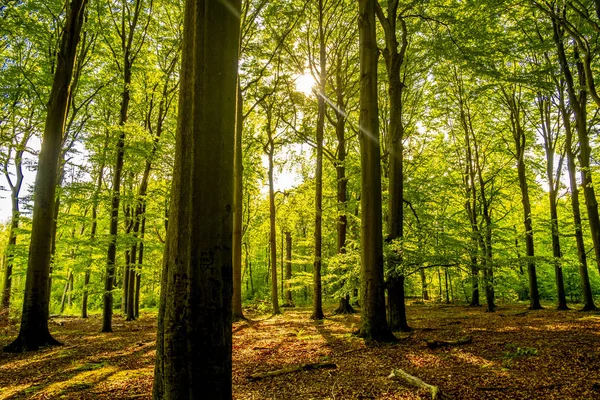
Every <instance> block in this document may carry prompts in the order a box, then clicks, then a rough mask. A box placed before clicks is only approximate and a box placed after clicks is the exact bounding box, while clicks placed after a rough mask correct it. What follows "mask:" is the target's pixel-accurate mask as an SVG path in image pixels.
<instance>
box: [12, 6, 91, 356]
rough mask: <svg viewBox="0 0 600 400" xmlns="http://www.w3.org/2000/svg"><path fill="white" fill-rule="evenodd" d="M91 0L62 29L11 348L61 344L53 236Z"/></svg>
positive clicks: (73, 8)
mask: <svg viewBox="0 0 600 400" xmlns="http://www.w3.org/2000/svg"><path fill="white" fill-rule="evenodd" d="M86 4H87V0H72V1H71V3H70V5H69V10H68V14H67V18H66V21H65V26H64V29H63V31H62V37H61V41H60V49H59V52H58V55H57V64H56V70H55V73H54V80H53V82H52V91H51V93H50V99H49V100H48V107H47V109H48V113H47V115H46V123H45V126H44V136H43V142H42V149H41V151H40V157H39V164H38V172H37V176H36V180H35V200H34V205H33V220H32V228H31V243H30V245H29V261H28V266H27V279H26V284H25V298H24V301H23V313H22V316H21V328H20V330H19V336H18V337H17V338H16V339H15V341H14V342H12V343H11V344H10V345H8V346H7V347H5V349H4V350H5V351H13V352H18V351H23V350H34V349H37V348H38V347H40V346H44V345H56V344H59V343H58V342H57V341H56V340H55V339H54V338H53V337H52V336H51V335H50V331H49V330H48V290H49V286H48V277H49V271H50V251H51V244H52V243H51V241H52V237H51V236H52V226H53V219H54V218H53V217H54V201H55V192H56V182H57V175H58V167H59V165H58V164H59V157H60V152H61V143H62V139H63V130H64V125H65V119H66V116H67V111H68V104H69V96H70V93H71V79H72V77H73V68H74V65H75V58H76V54H77V45H78V43H79V39H80V34H81V29H82V26H83V22H84V12H85V7H86Z"/></svg>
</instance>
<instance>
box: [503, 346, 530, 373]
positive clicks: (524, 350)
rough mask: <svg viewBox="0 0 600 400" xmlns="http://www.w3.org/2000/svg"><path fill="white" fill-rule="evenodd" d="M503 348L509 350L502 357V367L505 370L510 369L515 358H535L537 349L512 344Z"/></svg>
mask: <svg viewBox="0 0 600 400" xmlns="http://www.w3.org/2000/svg"><path fill="white" fill-rule="evenodd" d="M505 347H506V349H509V350H510V351H507V352H505V353H504V356H503V357H502V367H503V368H504V369H505V370H506V369H510V367H511V365H512V363H513V360H515V359H517V358H523V357H531V356H537V354H538V351H537V349H536V348H534V347H519V346H517V345H515V344H512V343H509V344H507V345H506V346H505Z"/></svg>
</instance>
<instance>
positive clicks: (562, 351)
mask: <svg viewBox="0 0 600 400" xmlns="http://www.w3.org/2000/svg"><path fill="white" fill-rule="evenodd" d="M331 309H333V307H332V308H331ZM326 315H327V318H326V319H325V320H323V321H317V322H315V321H311V320H309V319H308V317H309V316H310V310H309V309H306V308H294V309H287V310H285V312H284V314H283V315H280V316H275V317H272V316H267V315H258V314H256V313H250V312H249V313H247V316H248V317H250V318H251V320H249V321H243V322H238V323H235V324H234V327H233V391H234V398H236V399H419V398H428V396H429V395H428V394H427V392H426V391H425V390H423V389H415V388H412V387H409V386H407V385H406V384H404V383H402V382H399V381H395V380H392V379H390V378H388V375H389V374H390V372H391V370H392V369H393V368H401V369H403V370H404V371H406V372H408V373H410V374H412V375H414V376H417V377H419V378H420V379H422V380H423V381H425V382H427V383H429V384H432V385H436V386H438V387H439V388H440V390H441V391H442V393H443V394H444V395H445V396H446V397H447V398H454V399H534V398H537V399H552V398H554V399H598V398H600V314H598V313H582V312H578V311H563V312H558V311H555V310H553V309H551V308H550V306H549V307H547V308H546V309H545V310H542V311H530V312H527V311H526V307H525V306H524V305H512V306H503V307H500V308H499V309H498V312H496V313H485V312H484V311H483V309H481V308H476V309H474V308H468V307H462V306H450V305H449V306H446V305H410V306H409V307H408V318H409V324H410V325H411V326H412V327H413V328H414V331H413V332H411V333H398V334H397V336H398V338H399V342H398V343H397V344H393V345H390V344H380V345H365V343H364V342H363V341H362V340H361V339H358V338H356V337H355V336H353V334H352V332H354V331H355V330H357V328H358V326H359V325H358V324H359V315H358V314H354V315H340V316H335V315H331V312H329V313H327V310H326ZM155 318H156V314H152V313H147V314H144V315H143V317H142V318H141V319H140V320H139V321H135V322H125V321H124V320H123V319H122V318H120V317H117V318H115V320H114V325H113V327H114V330H115V332H114V333H112V334H101V333H99V331H100V327H101V318H100V317H99V316H94V317H92V318H90V319H89V320H82V319H79V318H75V317H69V318H67V317H60V318H52V320H51V323H50V328H51V331H52V332H53V334H54V336H55V337H56V338H57V339H58V340H60V341H61V342H63V343H64V345H63V346H60V347H51V348H46V349H42V350H40V351H36V352H30V353H25V354H6V353H0V399H22V398H31V399H53V398H65V399H131V398H139V399H146V398H151V391H152V374H153V366H154V354H155V350H154V348H155V330H156V321H155ZM16 334H17V326H15V325H8V326H6V325H5V326H2V327H0V346H4V345H6V344H8V343H9V341H10V339H11V338H13V337H14V336H15V335H16ZM467 335H468V336H471V337H472V343H470V344H463V345H459V346H448V347H443V348H438V349H435V350H431V349H429V348H428V347H427V345H426V342H425V340H426V339H436V340H452V339H458V338H460V337H464V336H467ZM316 362H329V363H334V364H335V365H336V368H331V369H319V370H312V371H300V372H294V373H290V374H285V375H280V376H275V377H270V378H266V379H262V380H259V381H249V379H248V378H247V377H248V375H251V374H255V373H260V372H267V371H273V370H278V369H282V368H285V367H289V366H294V365H298V364H305V363H316Z"/></svg>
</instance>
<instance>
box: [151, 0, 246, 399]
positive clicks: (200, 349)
mask: <svg viewBox="0 0 600 400" xmlns="http://www.w3.org/2000/svg"><path fill="white" fill-rule="evenodd" d="M239 12H240V3H239V1H235V0H226V1H222V2H216V1H207V2H198V1H194V0H187V1H186V4H185V14H184V34H183V45H182V55H183V56H182V57H183V58H182V62H181V73H180V77H181V88H180V95H179V117H178V128H177V145H176V156H175V170H174V175H173V188H172V192H171V203H170V211H169V227H168V234H167V240H166V247H165V255H164V264H163V278H162V285H163V287H162V290H161V300H160V309H159V316H158V318H159V320H158V337H157V354H156V364H155V372H154V388H153V397H154V398H155V399H164V398H203V399H225V398H231V396H232V389H231V382H232V376H231V319H232V313H231V299H232V290H233V289H232V287H233V283H232V280H233V278H232V249H231V244H232V230H233V227H232V221H233V219H232V218H233V149H234V136H235V115H236V112H235V105H236V76H237V57H238V43H239V42H238V41H239V24H240V21H239ZM200 378H202V379H200ZM205 382H210V385H206V383H205Z"/></svg>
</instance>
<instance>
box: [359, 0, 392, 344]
mask: <svg viewBox="0 0 600 400" xmlns="http://www.w3.org/2000/svg"><path fill="white" fill-rule="evenodd" d="M358 4H359V16H358V24H359V28H358V30H359V39H360V44H359V46H360V77H361V79H360V118H359V126H360V129H359V139H360V153H361V157H360V158H361V214H362V215H361V221H362V229H361V243H362V260H361V261H362V262H361V326H360V336H361V337H363V338H365V339H368V340H378V341H391V340H395V337H394V335H393V334H392V332H391V330H390V328H389V325H388V323H387V320H386V315H385V298H384V283H383V238H382V216H381V164H380V160H381V156H380V148H379V120H378V118H379V113H378V104H377V58H378V57H377V54H378V50H377V36H376V33H375V1H374V0H359V3H358Z"/></svg>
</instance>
